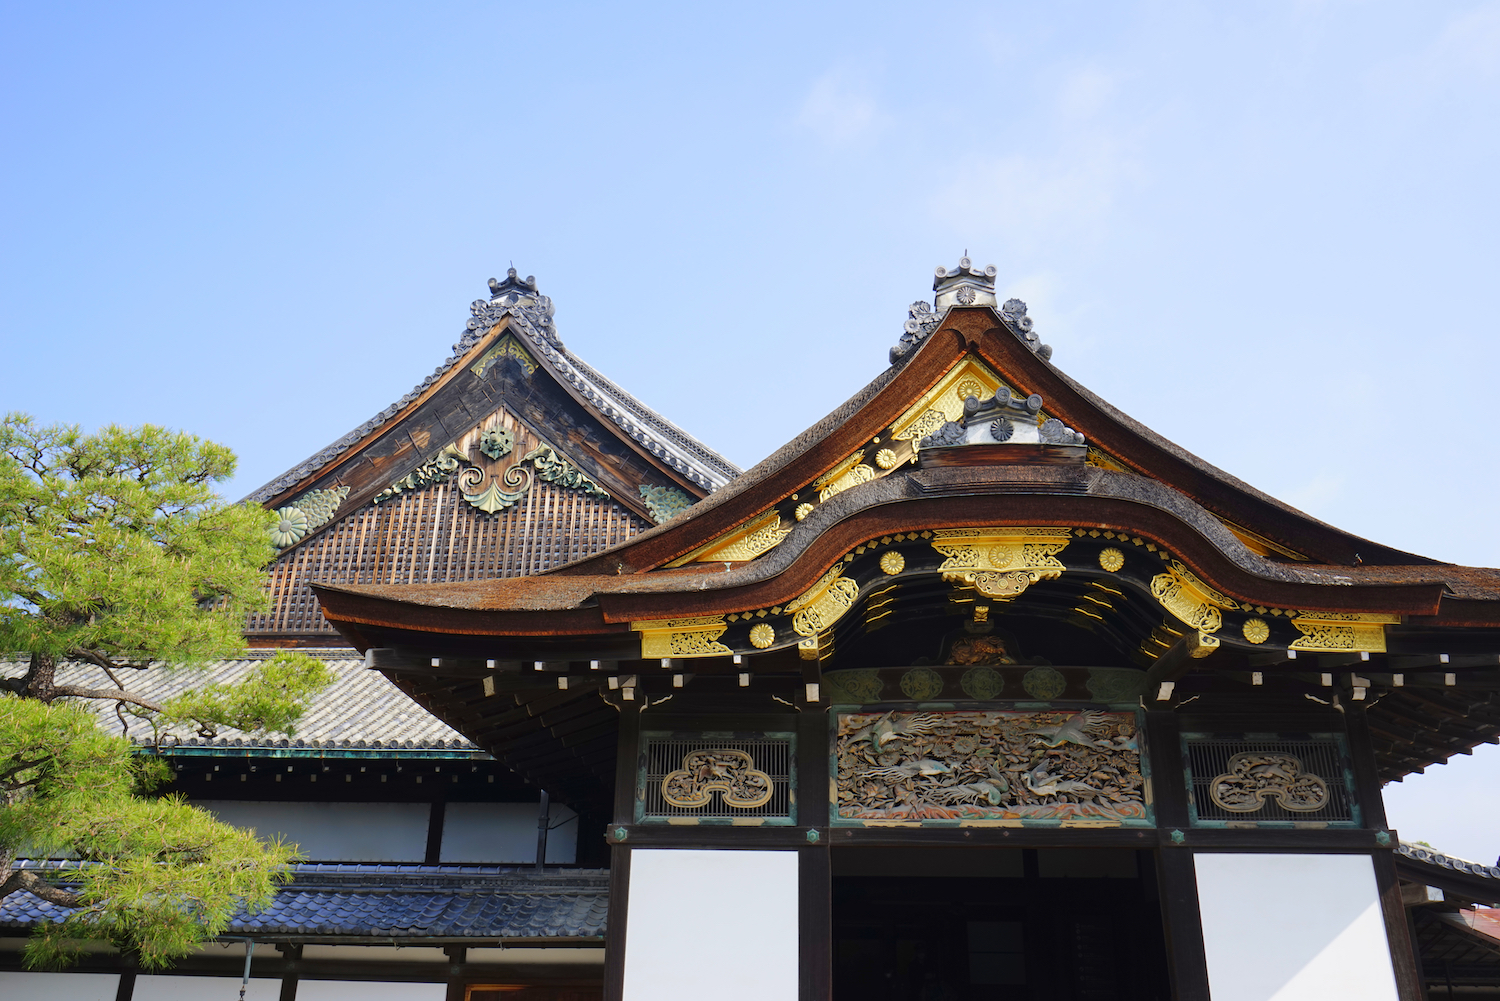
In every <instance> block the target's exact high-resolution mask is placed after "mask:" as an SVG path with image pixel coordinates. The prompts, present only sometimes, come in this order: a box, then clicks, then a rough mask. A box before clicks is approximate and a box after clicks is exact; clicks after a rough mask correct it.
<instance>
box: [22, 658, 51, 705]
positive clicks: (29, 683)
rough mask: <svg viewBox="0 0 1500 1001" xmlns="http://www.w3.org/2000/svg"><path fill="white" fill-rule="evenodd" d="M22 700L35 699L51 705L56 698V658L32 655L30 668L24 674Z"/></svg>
mask: <svg viewBox="0 0 1500 1001" xmlns="http://www.w3.org/2000/svg"><path fill="white" fill-rule="evenodd" d="M19 694H20V696H21V697H22V698H23V699H37V700H39V701H42V702H46V703H48V704H51V702H52V700H53V699H55V698H57V658H56V657H54V656H52V655H51V654H46V653H33V654H32V655H31V668H30V670H28V671H27V672H26V680H25V687H24V688H23V689H22V691H21V692H20V693H19Z"/></svg>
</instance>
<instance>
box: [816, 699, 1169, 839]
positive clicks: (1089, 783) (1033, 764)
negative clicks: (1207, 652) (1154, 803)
mask: <svg viewBox="0 0 1500 1001" xmlns="http://www.w3.org/2000/svg"><path fill="white" fill-rule="evenodd" d="M834 757H835V764H834V768H835V777H834V795H835V798H836V812H835V817H836V819H835V823H870V822H876V823H879V822H891V821H908V822H909V821H919V822H920V821H976V820H981V821H982V820H988V821H999V822H1004V821H1011V822H1021V823H1028V822H1030V823H1044V824H1059V823H1070V822H1072V823H1079V822H1081V823H1090V822H1093V823H1100V824H1130V823H1134V824H1142V825H1144V824H1147V823H1149V816H1148V814H1147V810H1146V802H1145V794H1144V788H1145V780H1144V778H1143V777H1142V775H1141V771H1140V760H1141V759H1140V747H1139V744H1138V743H1137V736H1136V726H1135V717H1134V715H1133V714H1130V713H1105V712H1083V713H1068V712H1037V713H1027V712H989V711H984V712H926V713H900V712H887V713H840V714H839V717H838V732H837V736H836V738H835V748H834Z"/></svg>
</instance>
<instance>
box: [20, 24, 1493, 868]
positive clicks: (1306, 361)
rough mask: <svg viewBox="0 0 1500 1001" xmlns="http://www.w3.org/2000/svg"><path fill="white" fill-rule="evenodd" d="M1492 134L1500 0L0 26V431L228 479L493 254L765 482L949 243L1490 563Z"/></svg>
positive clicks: (1225, 440)
mask: <svg viewBox="0 0 1500 1001" xmlns="http://www.w3.org/2000/svg"><path fill="white" fill-rule="evenodd" d="M1497 110H1500V3H1496V2H1485V3H1476V2H1444V0H1426V2H1423V3H1420V4H1414V3H1409V2H1381V0H1300V2H1273V0H1266V2H1260V3H1255V4H1229V3H1220V2H1205V3H1167V2H1162V3H1152V2H1137V3H1129V2H1118V3H1105V2H1094V3H1081V2H1061V3H1052V4H1035V3H983V2H971V3H965V4H960V5H953V4H945V5H940V4H904V5H902V4H885V3H871V2H861V3H849V4H835V3H827V4H817V5H810V4H806V3H797V4H777V3H764V2H763V3H757V4H753V5H706V4H683V5H680V6H679V5H670V4H647V5H641V4H631V5H625V4H617V5H585V4H568V3H550V4H519V3H459V2H452V3H437V4H386V3H370V2H366V3H359V4H354V3H349V4H340V3H306V2H304V3H297V4H280V3H274V2H268V3H260V4H255V5H249V6H239V5H227V4H176V5H173V4H154V3H145V2H142V3H132V4H103V3H100V4H76V3H67V2H51V3H45V4H40V3H18V2H6V3H4V4H0V115H3V121H0V143H3V150H4V155H3V157H0V179H3V189H0V190H3V191H4V193H5V194H4V197H3V198H0V346H3V349H4V350H3V354H0V371H3V373H4V378H3V380H0V409H13V408H14V409H22V410H27V411H30V412H32V413H34V414H37V415H38V416H40V417H42V418H44V419H47V420H58V421H73V422H79V423H82V424H84V425H87V426H96V425H99V424H102V423H107V422H110V421H118V422H123V423H143V422H156V423H162V424H168V425H172V426H176V427H181V428H185V429H188V430H191V431H194V432H197V433H200V434H203V435H206V436H208V437H212V438H214V439H216V440H218V441H222V442H224V443H226V444H228V445H231V446H232V447H233V448H234V449H235V450H236V451H237V452H238V453H239V455H240V457H241V472H240V475H239V477H238V478H237V479H236V480H235V481H234V483H233V484H231V485H230V487H229V488H228V490H227V491H226V492H227V493H229V494H230V495H232V496H240V495H243V494H244V493H247V492H249V491H250V490H252V489H254V488H255V487H256V486H259V485H260V484H261V483H263V482H265V481H266V480H269V479H271V478H272V477H274V476H275V475H277V474H278V473H280V472H282V471H283V470H284V469H286V468H288V467H290V466H292V465H294V464H296V463H297V462H298V461H300V460H301V459H303V458H304V457H306V456H307V455H310V454H311V453H313V452H315V451H316V450H318V449H319V448H321V447H322V446H323V445H325V444H327V443H329V442H330V441H332V440H334V439H335V438H337V437H339V436H340V435H342V434H343V433H345V432H346V431H348V430H349V429H351V428H353V427H354V426H356V425H358V424H360V423H361V422H363V421H364V420H365V419H367V418H368V417H370V416H371V415H373V414H374V413H375V412H376V411H378V410H380V409H381V408H383V407H385V406H386V405H387V404H389V403H391V402H392V401H394V400H395V399H397V398H398V397H399V396H401V395H402V394H403V393H405V392H406V391H407V390H408V389H410V388H411V387H412V386H413V385H414V384H416V383H417V382H418V381H420V379H421V378H422V377H423V376H424V375H425V374H426V373H427V372H429V371H431V369H432V367H433V366H435V365H436V364H437V363H439V362H440V361H442V360H443V359H444V358H445V357H446V356H447V354H448V350H449V347H450V345H451V344H452V343H453V342H454V341H455V340H456V339H457V337H458V335H459V333H460V332H461V330H462V327H463V323H464V321H465V320H466V319H467V317H468V304H469V302H470V301H472V300H473V299H475V298H477V297H478V296H479V295H481V294H482V293H483V292H484V291H485V284H484V283H485V280H486V279H487V278H489V277H491V276H503V274H504V272H505V269H506V267H507V266H508V265H509V264H510V263H511V262H512V261H514V262H515V266H516V267H517V268H518V269H520V271H521V273H522V274H523V275H525V274H533V275H535V276H536V277H537V279H538V284H539V285H540V287H541V290H542V291H543V292H545V293H547V294H548V295H551V296H552V297H553V299H554V300H555V301H556V303H557V311H558V312H557V321H558V326H559V331H560V333H561V334H562V336H563V338H564V340H565V341H566V343H567V344H568V346H569V347H570V348H571V349H573V350H574V351H575V352H577V353H578V354H579V355H581V356H582V357H583V358H585V359H587V360H588V361H589V362H591V363H593V364H594V365H596V366H597V367H599V368H600V369H601V370H602V371H604V372H605V373H607V374H608V375H609V376H610V377H612V378H613V379H615V380H617V381H618V382H620V383H621V384H622V385H624V386H626V387H627V388H628V389H629V390H630V391H631V392H633V393H634V394H636V395H637V396H639V397H640V398H641V399H642V400H644V401H645V402H647V403H648V404H650V405H651V406H653V407H655V408H657V409H658V410H660V411H661V412H662V413H664V414H665V415H667V416H668V417H670V418H671V419H673V420H675V421H677V422H678V423H679V424H681V425H682V426H683V427H685V428H686V429H688V430H689V431H691V432H692V433H694V434H696V435H698V436H699V437H701V438H702V439H703V440H704V441H705V442H707V443H708V444H710V445H711V446H713V447H715V448H717V449H719V450H720V451H722V452H723V453H724V454H725V455H727V456H728V457H729V458H730V459H732V460H734V461H735V462H738V463H740V464H742V465H749V464H751V463H754V462H756V461H758V460H759V459H760V458H762V457H763V456H765V455H766V454H768V453H769V452H770V451H772V450H773V449H775V448H776V447H778V446H779V445H781V444H782V443H783V442H785V441H786V440H787V439H789V438H791V437H793V436H794V435H795V434H797V433H798V432H799V431H801V430H802V429H803V428H805V427H806V426H807V425H809V424H811V423H813V422H814V421H815V420H816V419H818V418H819V417H821V416H822V415H823V414H825V413H826V412H828V411H829V410H831V409H832V408H833V407H834V406H835V405H836V404H838V403H839V402H841V401H842V400H843V399H845V398H846V397H847V396H849V395H850V394H851V393H853V392H854V391H855V390H856V389H858V388H859V387H860V386H862V385H863V384H865V383H866V382H868V381H869V380H870V379H871V378H873V377H874V376H875V375H876V374H877V373H878V372H880V371H881V370H882V368H883V367H884V366H885V361H886V350H887V348H888V347H889V345H890V344H891V343H892V342H893V341H894V340H895V339H896V338H897V337H898V335H899V333H900V331H901V324H902V322H903V320H904V318H905V310H906V306H907V305H908V304H909V303H911V302H912V301H913V300H915V299H918V298H923V297H930V295H931V277H932V269H933V267H934V266H936V265H938V264H946V265H948V266H952V265H953V264H955V263H956V261H957V259H958V258H959V256H960V255H961V254H962V253H963V252H964V250H966V249H967V250H968V251H969V252H970V255H971V256H972V257H973V258H974V259H975V261H976V262H977V263H979V264H980V265H984V264H989V263H993V264H995V265H996V266H997V267H998V268H999V273H1000V278H999V283H1000V286H1001V289H1002V291H1003V292H1004V293H1006V294H1010V295H1017V296H1020V297H1021V298H1023V299H1025V300H1027V302H1028V303H1030V305H1031V313H1032V315H1033V316H1034V317H1035V319H1036V322H1037V328H1038V330H1039V332H1040V333H1041V334H1042V338H1043V340H1045V341H1047V342H1049V343H1051V344H1052V345H1053V346H1054V347H1055V349H1056V354H1055V356H1054V361H1055V362H1056V363H1057V364H1058V365H1059V367H1061V368H1062V369H1063V370H1064V371H1066V372H1067V373H1068V374H1070V375H1072V376H1073V377H1074V378H1077V379H1078V380H1080V381H1081V382H1082V383H1083V384H1085V385H1087V386H1089V387H1090V388H1091V389H1093V390H1095V391H1096V392H1098V393H1099V394H1100V395H1102V396H1103V397H1104V398H1105V399H1107V400H1109V401H1111V402H1112V403H1114V404H1115V405H1117V406H1119V407H1120V408H1121V409H1123V410H1125V411H1126V412H1127V413H1129V414H1131V415H1132V416H1134V417H1136V418H1138V419H1140V420H1142V421H1144V422H1145V423H1146V424H1148V425H1149V426H1151V427H1153V428H1155V429H1156V430H1158V431H1159V432H1161V433H1163V434H1165V435H1166V436H1167V437H1169V438H1171V439H1173V440H1174V441H1176V442H1178V443H1180V444H1182V445H1183V446H1185V447H1186V448H1188V449H1189V450H1191V451H1193V452H1195V453H1197V454H1198V455H1200V456H1203V457H1204V458H1206V459H1208V460H1209V461H1211V462H1213V463H1215V464H1216V465H1218V466H1220V467H1222V468H1224V469H1226V470H1228V471H1230V472H1232V473H1234V474H1235V475H1237V476H1239V477H1241V478H1243V479H1245V480H1247V481H1249V482H1250V483H1252V484H1254V485H1255V486H1257V487H1260V488H1262V489H1264V490H1267V491H1269V492H1270V493H1272V494H1275V495H1276V496H1279V497H1281V498H1283V499H1285V500H1287V501H1289V502H1291V503H1294V504H1296V505H1298V506H1300V507H1302V508H1304V509H1305V510H1307V511H1309V512H1310V513H1312V514H1314V515H1316V516H1318V517H1320V518H1323V519H1325V520H1327V521H1330V522H1332V523H1334V524H1337V525H1339V526H1341V527H1343V528H1346V529H1349V530H1351V531H1354V532H1357V533H1359V534H1362V535H1366V536H1369V537H1372V538H1376V539H1379V540H1380V541H1382V542H1384V543H1386V544H1389V545H1393V546H1396V547H1400V548H1405V549H1409V550H1412V551H1415V552H1419V553H1423V554H1426V555H1430V556H1434V557H1438V558H1441V559H1446V560H1452V561H1455V562H1460V563H1466V564H1479V565H1486V566H1493V565H1496V564H1500V538H1497V535H1496V532H1495V530H1494V526H1492V525H1491V524H1490V523H1489V518H1490V517H1491V515H1492V512H1493V508H1494V505H1493V501H1492V498H1493V497H1494V494H1495V491H1496V488H1497V486H1500V464H1497V462H1496V460H1495V457H1494V456H1495V451H1496V443H1497V439H1500V429H1497V426H1496V422H1495V419H1494V417H1493V412H1492V411H1491V410H1490V409H1489V406H1490V403H1491V401H1492V398H1493V395H1494V388H1493V386H1494V381H1495V374H1496V368H1497V361H1500V346H1497V341H1496V337H1495V334H1496V327H1497V321H1496V312H1495V305H1494V297H1495V287H1496V276H1497V264H1500V251H1497V241H1496V233H1497V224H1500V196H1497V193H1496V187H1495V186H1496V178H1497V177H1500V163H1497V160H1500V156H1497V154H1500V127H1497V121H1496V117H1497V116H1496V112H1497ZM1488 750H1491V751H1493V749H1488ZM1466 764H1467V765H1469V766H1472V769H1471V770H1473V774H1474V775H1475V776H1476V777H1475V778H1473V779H1472V780H1465V781H1466V783H1467V784H1461V785H1460V788H1461V789H1469V790H1470V791H1471V792H1474V793H1476V794H1477V792H1478V784H1480V779H1479V778H1478V777H1477V776H1480V775H1482V776H1484V779H1483V783H1486V785H1485V788H1484V792H1485V793H1486V794H1487V795H1488V796H1490V797H1493V790H1494V788H1495V780H1496V779H1497V778H1500V754H1491V755H1489V756H1486V755H1485V754H1484V753H1481V754H1479V755H1476V757H1475V759H1474V760H1472V761H1468V762H1466ZM1438 771H1442V770H1441V769H1439V770H1438ZM1449 773H1450V775H1453V776H1456V775H1458V771H1457V770H1456V769H1450V770H1449ZM1435 781H1436V780H1429V779H1427V778H1425V777H1424V778H1422V779H1418V780H1414V781H1412V782H1409V783H1407V785H1408V786H1409V787H1410V788H1411V789H1415V788H1417V787H1418V786H1419V784H1420V783H1427V786H1428V787H1433V788H1435V785H1434V782H1435ZM1443 781H1450V782H1456V781H1458V780H1457V779H1456V778H1445V779H1444V780H1443ZM1401 796H1407V797H1410V796H1415V793H1410V792H1408V791H1406V790H1403V791H1401V792H1400V793H1399V794H1398V795H1397V796H1396V797H1393V803H1396V804H1397V805H1398V806H1399V805H1400V802H1402V801H1401V799H1400V797H1401ZM1465 798H1466V797H1463V796H1460V797H1459V799H1460V801H1462V800H1463V799H1465ZM1476 798H1477V795H1471V796H1468V797H1467V799H1468V800H1469V802H1470V803H1472V802H1473V801H1474V800H1475V799H1476ZM1445 802H1449V803H1451V802H1452V800H1451V799H1445ZM1448 813H1449V814H1450V815H1455V816H1456V810H1450V811H1448ZM1396 819H1397V822H1398V823H1399V824H1400V826H1401V829H1402V830H1403V832H1404V833H1405V834H1408V835H1410V836H1413V837H1423V838H1424V839H1425V840H1430V841H1433V843H1434V844H1439V846H1440V847H1441V846H1442V845H1441V844H1440V842H1445V843H1446V844H1447V846H1448V847H1449V848H1450V849H1452V850H1454V851H1457V852H1459V853H1461V854H1463V853H1467V854H1469V855H1471V856H1474V857H1479V858H1481V859H1482V860H1486V861H1489V860H1493V858H1494V856H1495V855H1496V854H1497V852H1500V826H1497V823H1496V822H1494V820H1495V818H1493V817H1492V818H1491V820H1481V819H1477V818H1476V819H1470V820H1463V819H1462V818H1457V819H1453V820H1452V821H1449V820H1444V821H1442V822H1441V823H1438V822H1437V821H1435V820H1434V819H1433V815H1432V811H1430V810H1425V809H1423V810H1417V809H1415V808H1413V812H1412V819H1411V820H1409V821H1408V820H1404V819H1403V818H1402V817H1401V816H1399V811H1398V816H1397V818H1396Z"/></svg>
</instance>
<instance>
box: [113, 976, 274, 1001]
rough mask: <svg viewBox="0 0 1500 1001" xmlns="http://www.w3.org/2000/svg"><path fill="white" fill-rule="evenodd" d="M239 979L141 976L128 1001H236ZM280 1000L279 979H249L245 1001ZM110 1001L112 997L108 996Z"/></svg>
mask: <svg viewBox="0 0 1500 1001" xmlns="http://www.w3.org/2000/svg"><path fill="white" fill-rule="evenodd" d="M239 996H240V978H239V977H172V976H162V975H159V974H150V975H147V974H142V975H138V976H137V977H136V978H135V993H134V994H132V995H131V1001H238V998H239ZM279 997H281V981H280V980H263V979H260V978H258V977H251V978H250V985H249V987H247V988H246V989H245V1001H276V999H277V998H279ZM110 1001H114V996H113V995H110Z"/></svg>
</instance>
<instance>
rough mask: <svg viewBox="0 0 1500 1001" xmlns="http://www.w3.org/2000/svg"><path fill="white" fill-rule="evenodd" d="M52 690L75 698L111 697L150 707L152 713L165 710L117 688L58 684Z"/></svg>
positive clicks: (115, 699) (146, 707)
mask: <svg viewBox="0 0 1500 1001" xmlns="http://www.w3.org/2000/svg"><path fill="white" fill-rule="evenodd" d="M53 691H54V692H56V693H57V694H58V695H65V696H68V697H70V698H75V699H113V700H114V701H116V702H129V703H130V704H131V705H133V706H140V707H141V708H143V709H150V710H151V711H152V712H154V713H159V712H165V710H164V709H162V707H161V706H159V705H157V704H156V703H155V702H152V701H151V700H150V699H143V698H141V697H140V696H139V695H132V694H131V693H130V692H122V691H120V690H119V689H111V688H83V687H80V686H78V685H58V686H57V687H56V688H55V689H53Z"/></svg>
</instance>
